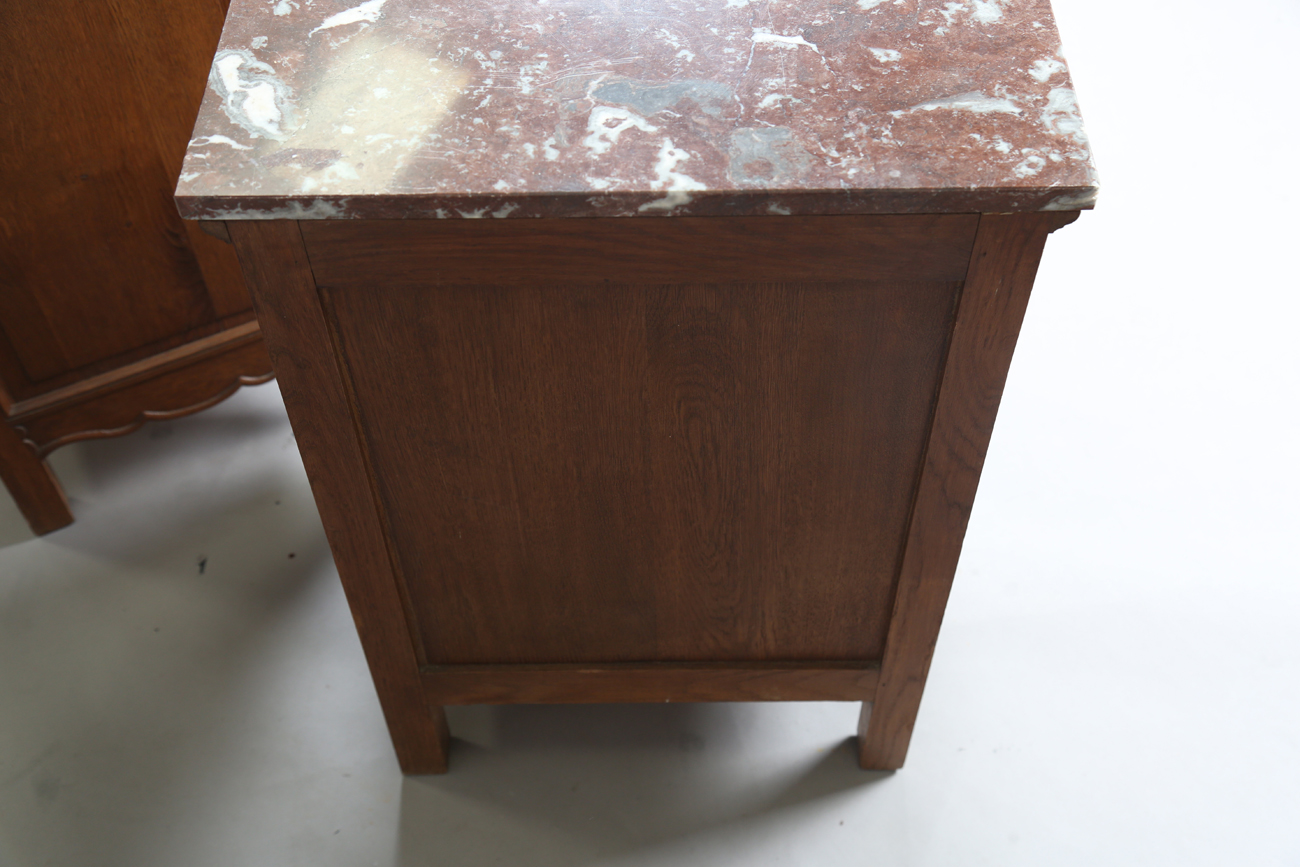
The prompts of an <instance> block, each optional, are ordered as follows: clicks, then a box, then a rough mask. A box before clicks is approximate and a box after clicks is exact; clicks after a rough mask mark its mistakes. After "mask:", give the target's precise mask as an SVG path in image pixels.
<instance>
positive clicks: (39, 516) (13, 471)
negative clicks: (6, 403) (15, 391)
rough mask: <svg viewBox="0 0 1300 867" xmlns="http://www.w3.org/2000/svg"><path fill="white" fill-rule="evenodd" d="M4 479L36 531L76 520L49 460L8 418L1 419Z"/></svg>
mask: <svg viewBox="0 0 1300 867" xmlns="http://www.w3.org/2000/svg"><path fill="white" fill-rule="evenodd" d="M0 479H4V483H5V487H6V488H8V489H9V493H10V494H11V495H12V496H13V498H14V502H16V503H17V504H18V509H19V511H21V512H22V513H23V517H24V518H26V519H27V523H28V525H30V526H31V528H32V532H33V533H35V534H36V535H38V536H43V535H45V534H46V533H52V532H54V531H55V530H57V529H59V528H60V527H66V526H68V525H69V524H71V523H72V511H71V510H70V509H69V508H68V499H67V497H65V496H64V495H63V487H62V486H61V485H59V480H58V479H57V478H56V477H55V475H54V472H53V471H52V470H51V469H50V467H49V464H47V463H45V461H44V460H43V459H42V458H41V457H40V456H38V455H37V454H36V452H35V450H33V449H32V447H31V446H29V445H28V444H27V443H25V442H23V438H22V437H21V436H19V435H18V432H17V431H16V430H14V429H13V428H12V427H10V426H9V424H8V423H6V422H4V421H0Z"/></svg>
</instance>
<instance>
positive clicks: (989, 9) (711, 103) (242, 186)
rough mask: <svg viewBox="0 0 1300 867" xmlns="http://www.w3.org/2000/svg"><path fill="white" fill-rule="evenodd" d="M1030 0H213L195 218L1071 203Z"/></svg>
mask: <svg viewBox="0 0 1300 867" xmlns="http://www.w3.org/2000/svg"><path fill="white" fill-rule="evenodd" d="M1096 194H1097V181H1096V173H1095V171H1094V169H1093V162H1092V155H1091V151H1090V150H1089V147H1088V140H1087V137H1086V136H1085V134H1084V130H1083V124H1082V121H1081V119H1080V117H1079V111H1078V107H1077V103H1076V100H1075V94H1074V90H1073V88H1072V86H1071V83H1070V77H1069V71H1068V70H1067V69H1066V65H1065V61H1064V58H1062V56H1061V50H1060V41H1059V38H1058V36H1057V33H1056V26H1055V23H1054V21H1053V18H1052V11H1051V7H1050V6H1049V4H1048V0H365V2H361V3H355V2H353V0H232V2H231V4H230V11H229V14H228V16H227V19H226V26H225V30H224V32H223V33H222V36H221V44H220V45H219V46H218V49H217V53H216V56H215V58H214V59H213V63H212V71H211V74H210V77H209V80H208V89H207V93H206V95H205V98H204V100H203V106H202V109H201V111H200V114H199V118H198V121H197V123H196V125H195V128H194V135H193V137H192V139H191V140H190V143H189V149H188V150H187V152H186V155H185V165H184V169H183V171H182V174H181V176H180V181H179V184H178V186H177V188H176V201H177V205H178V207H179V209H180V212H181V215H182V216H184V217H189V218H198V219H218V220H230V219H282V218H290V219H327V218H376V219H385V218H434V217H436V218H453V219H458V218H475V217H512V218H515V217H594V216H667V215H682V216H685V215H693V216H708V215H758V214H773V215H784V214H870V213H942V212H964V213H968V212H1008V211H1034V210H1075V209H1080V208H1089V207H1091V206H1092V204H1093V202H1094V201H1095V198H1096Z"/></svg>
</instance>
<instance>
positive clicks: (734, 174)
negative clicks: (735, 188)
mask: <svg viewBox="0 0 1300 867" xmlns="http://www.w3.org/2000/svg"><path fill="white" fill-rule="evenodd" d="M727 156H728V165H727V173H728V175H730V177H731V180H732V182H733V183H735V184H737V185H742V186H753V185H761V184H768V183H772V182H773V181H785V180H791V179H794V178H797V177H799V175H801V174H803V173H804V172H805V171H806V170H807V169H808V166H809V164H810V163H811V162H812V157H811V156H810V155H809V154H808V151H807V150H805V149H804V146H803V145H802V144H801V143H800V142H799V141H798V140H797V139H795V137H794V135H793V134H792V133H791V132H790V130H788V129H786V128H785V127H780V126H766V127H742V128H741V129H738V130H736V131H735V132H734V133H732V134H731V147H730V149H729V150H728V153H727Z"/></svg>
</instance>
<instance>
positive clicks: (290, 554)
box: [289, 551, 298, 560]
mask: <svg viewBox="0 0 1300 867" xmlns="http://www.w3.org/2000/svg"><path fill="white" fill-rule="evenodd" d="M297 556H298V555H297V554H295V553H293V552H292V551H290V552H289V559H290V560H292V559H293V558H294V557H297Z"/></svg>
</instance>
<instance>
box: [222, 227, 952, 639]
mask: <svg viewBox="0 0 1300 867" xmlns="http://www.w3.org/2000/svg"><path fill="white" fill-rule="evenodd" d="M587 222H592V221H587ZM647 222H649V221H647ZM232 231H233V224H232ZM310 249H311V254H312V256H313V257H314V256H315V254H316V250H315V248H314V247H313V248H310ZM841 254H842V255H843V254H844V251H841ZM507 255H513V254H512V253H509V252H508V251H504V250H503V251H501V253H500V256H499V257H496V256H491V257H490V258H504V257H506V256H507ZM819 255H820V254H819ZM313 261H314V259H313ZM369 261H370V275H371V280H372V281H373V282H370V283H366V284H363V285H359V286H357V287H346V288H337V287H336V288H333V289H330V290H328V291H326V290H322V292H323V293H324V295H325V297H326V300H327V305H326V306H327V312H328V314H329V315H330V317H331V321H332V323H333V326H334V328H335V329H336V331H337V335H338V340H339V346H340V348H341V351H342V356H343V357H344V358H345V359H346V370H347V373H348V374H349V376H350V378H351V382H352V386H353V391H354V393H355V394H356V407H357V411H358V414H359V419H360V422H361V428H362V432H363V436H364V439H365V443H366V446H367V448H368V450H369V454H370V458H371V460H372V462H373V465H374V468H375V473H376V481H377V487H378V490H379V492H380V495H381V500H382V502H383V505H384V509H385V512H386V514H387V521H388V523H389V525H390V527H391V532H392V539H393V543H394V548H395V551H396V556H397V557H398V558H399V561H400V564H401V573H402V574H403V575H404V576H405V577H406V579H407V581H408V583H409V590H408V593H409V596H410V598H411V600H412V604H413V606H414V611H415V615H416V621H417V623H418V627H419V630H420V636H421V639H422V644H423V647H424V648H425V649H426V651H427V654H428V657H427V660H426V661H428V662H434V663H441V664H457V663H459V664H490V663H503V664H505V663H516V664H517V663H558V662H603V663H608V662H616V661H638V662H640V661H663V662H669V661H671V662H686V661H702V660H712V661H723V660H731V661H741V660H751V661H752V660H765V659H781V660H800V659H803V660H826V659H879V658H880V655H881V654H882V653H883V651H884V637H885V631H886V626H887V623H888V614H889V603H890V600H891V599H892V597H893V583H894V580H895V576H896V574H897V570H898V562H899V557H900V555H901V550H902V542H903V538H904V533H905V530H906V522H907V515H908V509H909V507H910V503H911V489H912V486H913V484H914V481H915V479H916V476H917V473H918V471H919V466H920V460H921V449H922V446H923V443H924V438H925V432H926V430H927V429H928V424H929V419H930V412H931V407H932V403H933V396H934V393H935V388H936V386H937V382H938V376H939V371H940V366H941V362H942V357H943V351H944V346H945V343H946V340H947V336H948V332H949V327H950V325H949V323H950V316H951V313H952V310H953V305H954V299H955V295H956V285H955V284H950V283H916V282H910V283H904V282H896V283H876V282H870V283H869V282H859V283H834V284H821V285H818V284H797V285H783V284H775V285H774V284H746V283H729V282H723V283H710V284H689V285H677V286H645V285H628V284H622V285H613V284H611V285H596V286H592V285H588V284H584V285H560V286H549V287H547V286H538V287H510V288H506V287H500V286H477V287H458V286H434V285H425V286H421V287H407V286H401V285H399V286H393V285H391V284H390V283H389V281H388V270H387V263H386V262H384V261H382V260H369ZM794 264H795V265H797V264H798V261H796V262H795V263H794ZM723 267H724V268H725V267H727V266H723ZM718 271H719V269H717V268H715V269H710V270H704V269H703V268H701V273H700V274H699V275H698V276H699V277H700V278H701V279H721V280H725V276H724V274H720V273H718Z"/></svg>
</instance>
